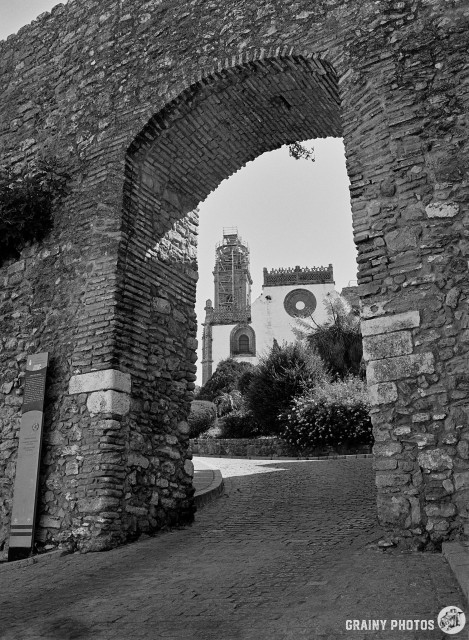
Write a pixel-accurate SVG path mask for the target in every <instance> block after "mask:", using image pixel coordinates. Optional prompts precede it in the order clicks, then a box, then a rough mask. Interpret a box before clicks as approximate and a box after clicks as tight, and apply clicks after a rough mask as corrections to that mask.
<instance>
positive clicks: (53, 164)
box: [0, 159, 69, 264]
mask: <svg viewBox="0 0 469 640" xmlns="http://www.w3.org/2000/svg"><path fill="white" fill-rule="evenodd" d="M68 177H69V176H68V175H67V174H66V173H65V172H64V171H61V170H60V169H59V166H58V163H57V161H56V160H54V159H48V160H42V161H41V162H39V163H38V165H37V167H36V168H34V169H32V170H31V171H30V172H29V173H26V174H24V175H22V176H18V175H16V174H14V173H13V172H12V171H11V169H9V168H5V167H0V256H1V259H0V264H1V263H2V262H3V261H4V260H7V259H8V258H16V257H17V256H18V255H19V253H20V251H21V249H23V247H24V246H25V245H26V243H27V242H36V241H39V240H42V239H43V238H44V237H45V235H46V234H47V232H48V231H49V230H50V228H51V226H52V205H53V202H54V200H55V199H56V198H59V197H60V196H62V195H63V194H64V193H65V186H66V182H67V179H68Z"/></svg>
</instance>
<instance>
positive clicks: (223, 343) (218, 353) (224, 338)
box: [212, 324, 257, 372]
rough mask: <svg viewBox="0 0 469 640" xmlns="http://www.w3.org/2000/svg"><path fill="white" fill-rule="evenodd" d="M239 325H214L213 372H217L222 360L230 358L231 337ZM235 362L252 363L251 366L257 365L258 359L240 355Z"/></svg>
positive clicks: (235, 358)
mask: <svg viewBox="0 0 469 640" xmlns="http://www.w3.org/2000/svg"><path fill="white" fill-rule="evenodd" d="M237 326H238V325H237V324H214V325H212V338H213V342H212V358H213V365H212V371H213V372H215V369H216V368H217V366H218V363H219V362H220V361H221V360H225V359H226V358H229V357H230V335H231V332H232V331H233V329H234V328H235V327H237ZM233 359H234V360H238V361H240V362H250V363H251V364H257V357H255V356H247V355H242V356H241V355H240V356H235V357H234V358H233Z"/></svg>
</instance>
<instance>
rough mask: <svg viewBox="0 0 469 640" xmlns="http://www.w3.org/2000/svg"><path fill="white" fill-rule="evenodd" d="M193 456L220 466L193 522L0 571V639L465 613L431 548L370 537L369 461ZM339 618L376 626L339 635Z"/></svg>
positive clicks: (320, 627) (211, 634)
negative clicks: (394, 548)
mask: <svg viewBox="0 0 469 640" xmlns="http://www.w3.org/2000/svg"><path fill="white" fill-rule="evenodd" d="M202 462H203V461H202ZM206 462H207V463H208V464H210V465H213V466H215V467H218V468H219V469H220V470H221V471H222V473H223V476H224V478H225V493H224V495H222V496H221V497H220V498H219V499H218V500H216V501H214V502H211V503H210V504H208V505H206V506H205V507H204V508H203V509H201V510H200V511H199V512H198V514H197V517H196V522H195V523H194V525H193V526H191V527H187V528H185V529H180V530H175V531H173V532H170V533H163V534H161V535H158V536H156V537H155V538H151V539H147V540H145V541H142V542H138V543H135V544H131V545H128V546H125V547H122V548H120V549H115V550H113V551H110V552H107V553H100V554H87V555H79V554H74V555H71V556H65V557H63V558H58V559H56V560H53V561H51V562H49V563H47V564H46V563H38V564H34V565H30V566H27V567H24V568H22V569H16V570H8V571H2V570H1V568H0V638H2V640H39V639H41V640H71V639H74V638H77V639H78V638H80V639H85V640H111V639H112V640H133V639H145V640H156V639H158V640H159V639H162V640H163V639H165V640H167V639H173V640H185V639H190V640H297V639H298V640H301V639H302V638H308V639H311V640H316V639H324V640H336V639H339V638H341V639H342V638H343V639H345V638H347V640H348V639H352V640H363V639H364V638H365V639H368V638H370V639H371V638H373V639H376V640H385V639H386V640H387V639H388V638H389V639H392V640H429V639H430V640H432V639H438V640H441V639H442V638H446V637H448V636H444V635H443V634H442V632H440V631H439V630H438V631H410V630H409V631H403V630H401V631H399V630H394V631H390V629H389V626H390V623H391V620H394V619H395V620H406V619H409V620H418V621H420V620H432V621H435V619H436V616H437V614H438V612H439V611H440V609H441V608H443V607H444V606H447V605H456V606H460V607H461V608H463V609H465V611H466V614H467V613H468V611H467V605H466V603H465V601H464V598H463V596H462V594H461V592H460V591H459V588H458V586H457V585H456V582H455V580H454V579H453V577H452V575H451V572H450V570H449V567H448V566H447V564H446V563H445V561H444V560H443V558H442V557H441V556H440V555H439V554H418V553H415V554H410V553H407V554H403V553H398V552H385V553H383V552H382V551H380V550H378V548H377V547H376V545H375V544H373V543H374V542H376V540H377V539H379V537H380V535H381V532H380V531H379V530H378V529H377V528H376V525H375V520H374V517H375V506H374V489H373V482H372V478H373V473H372V470H371V460H370V459H355V460H329V461H270V460H269V461H260V460H230V459H217V460H215V459H213V458H210V459H207V460H206ZM347 619H351V620H354V619H355V620H360V621H361V620H371V619H381V620H387V621H388V624H387V629H386V630H385V631H384V632H382V631H365V630H361V631H351V630H347V629H346V620H347ZM464 634H467V631H466V630H465V631H464V632H462V633H461V634H459V635H457V636H455V637H457V638H459V637H461V636H462V637H467V635H464Z"/></svg>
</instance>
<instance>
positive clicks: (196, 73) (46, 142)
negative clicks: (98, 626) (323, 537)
mask: <svg viewBox="0 0 469 640" xmlns="http://www.w3.org/2000/svg"><path fill="white" fill-rule="evenodd" d="M397 4H398V5H399V6H397ZM397 4H396V3H393V2H391V0H379V1H378V2H375V1H371V0H369V1H368V0H366V1H364V2H360V3H351V2H345V0H344V1H341V0H338V1H337V2H335V3H331V2H329V0H318V1H317V2H314V3H311V2H309V0H299V1H298V2H297V3H294V4H292V3H277V5H275V7H273V6H269V5H263V4H261V5H256V4H253V3H252V2H249V1H248V0H234V2H233V3H225V4H223V6H222V5H220V8H219V10H217V11H211V10H210V9H208V8H207V3H206V2H202V0H200V1H199V0H196V1H195V2H194V3H191V5H190V10H188V7H187V6H186V5H185V4H184V3H169V2H168V3H166V2H162V3H148V2H147V0H135V1H134V2H132V3H117V6H116V3H114V2H112V1H111V0H102V2H90V3H88V4H87V6H86V7H84V5H83V3H81V2H70V3H68V4H67V6H66V7H64V6H60V5H59V7H57V8H55V9H54V10H53V12H52V13H51V15H46V16H43V17H41V18H40V20H38V21H37V22H36V23H33V24H32V25H31V26H30V27H26V28H25V29H23V30H22V31H21V32H20V33H19V34H18V35H17V36H14V37H12V38H9V39H8V40H7V41H6V42H0V57H1V59H2V65H1V69H0V72H1V75H2V77H1V80H2V87H4V88H5V91H4V92H3V93H2V98H1V102H0V117H1V118H0V119H1V121H2V123H4V125H3V126H2V128H1V131H0V150H1V154H2V156H1V158H0V163H2V164H3V163H5V164H9V165H11V166H12V168H13V169H14V170H19V169H21V168H22V167H24V166H25V165H26V166H27V165H28V164H29V163H30V162H31V161H32V160H33V159H34V158H35V157H36V156H37V155H38V154H40V153H42V152H43V151H44V147H46V148H50V149H52V150H55V151H56V152H57V154H58V155H59V157H60V158H61V160H62V161H64V162H67V165H68V166H69V167H70V171H71V173H72V180H71V191H70V193H69V194H68V195H67V197H66V198H65V200H64V202H63V203H62V204H61V205H60V206H57V207H56V210H55V212H54V217H55V225H54V229H53V231H52V233H51V234H50V236H49V237H48V238H47V239H46V240H44V242H43V243H42V244H41V245H35V246H32V247H26V248H25V249H24V250H23V251H22V253H21V256H20V257H19V259H18V260H13V261H11V262H10V263H8V264H6V265H5V266H4V267H2V268H1V270H0V282H2V283H3V284H4V286H5V293H3V292H2V295H1V297H0V322H1V331H0V333H1V335H2V349H0V363H1V367H0V413H1V415H0V417H1V420H2V422H1V423H0V424H1V425H2V426H1V437H2V447H0V475H1V476H2V477H4V478H7V479H8V480H11V479H12V478H13V475H14V470H15V461H16V446H15V443H16V440H15V434H16V428H17V422H18V416H19V412H20V403H21V400H20V396H19V395H18V393H17V392H18V390H19V389H20V388H21V385H22V375H21V374H22V373H23V370H24V366H25V354H26V353H33V352H36V351H44V350H47V351H49V352H50V354H51V362H52V367H51V378H50V383H49V394H48V406H47V411H46V425H45V443H44V465H43V469H42V474H41V490H40V496H41V497H40V503H39V512H40V514H41V519H40V524H41V527H40V535H41V537H42V538H41V539H43V541H44V542H49V543H53V544H57V543H58V542H59V541H65V542H66V543H67V544H70V545H71V546H72V547H74V548H75V547H80V548H82V549H84V550H86V549H97V548H106V547H109V546H112V545H114V544H116V543H118V542H121V541H123V540H126V539H131V538H133V537H135V536H137V535H138V534H139V533H141V532H143V531H151V530H155V529H157V528H158V527H160V526H162V525H165V524H171V523H177V522H183V521H187V520H189V519H190V518H191V517H192V504H191V480H190V473H191V463H190V459H189V457H190V456H189V454H188V448H187V444H188V432H187V423H186V421H185V419H184V417H185V415H186V413H187V407H188V404H189V401H190V398H191V387H192V385H193V384H194V380H193V377H194V366H195V353H194V350H195V337H194V336H195V326H196V320H195V317H194V314H193V310H192V309H193V303H194V299H195V282H196V277H197V276H196V262H195V255H196V253H195V238H196V230H197V229H196V213H194V208H195V207H196V206H197V204H198V203H199V202H200V201H201V200H203V199H204V197H206V195H207V194H208V193H209V192H210V191H211V190H213V189H214V188H216V186H217V185H218V184H219V183H220V182H221V181H222V180H223V179H226V178H227V177H229V175H231V174H232V173H233V172H234V171H236V170H238V169H239V168H240V167H242V166H243V164H245V163H246V162H249V161H250V160H251V159H253V158H255V157H256V156H257V155H259V154H260V153H262V152H264V151H267V150H269V149H273V148H276V147H278V146H279V145H281V144H283V143H285V142H290V141H293V140H296V139H301V138H310V137H314V136H315V135H319V136H324V135H343V137H344V143H345V149H346V156H347V169H348V174H349V177H350V181H351V189H350V193H351V200H352V211H353V225H354V237H355V241H356V243H357V245H358V249H359V258H358V259H359V274H358V278H359V285H360V296H361V302H362V316H363V330H364V335H365V355H366V358H367V359H368V361H369V364H368V378H369V382H370V395H371V399H372V403H373V408H372V418H373V422H374V426H375V433H376V438H377V445H376V447H375V466H376V471H377V475H376V479H377V484H378V491H379V497H378V512H379V515H380V519H381V521H382V522H383V523H385V524H387V525H389V527H390V528H394V529H395V530H396V531H398V532H399V533H402V532H404V533H405V535H412V536H417V537H419V538H420V540H422V541H424V542H425V541H427V540H428V539H429V538H431V539H432V540H433V541H434V542H439V541H440V540H441V539H443V538H445V537H448V536H451V537H453V536H455V535H459V534H461V533H462V532H463V531H464V526H465V523H466V520H465V516H466V514H467V502H468V499H467V485H468V483H467V478H466V475H467V472H466V468H467V467H468V466H469V463H468V462H467V459H468V453H467V450H466V449H467V447H466V445H465V442H467V437H468V436H467V433H468V431H469V413H468V411H467V406H468V404H469V401H468V398H469V392H468V390H467V381H466V379H465V376H466V368H467V367H466V360H467V354H468V341H467V338H466V335H465V315H466V314H465V305H466V300H467V298H468V296H469V290H468V285H467V277H466V275H467V273H466V272H467V258H468V255H469V250H468V247H467V243H466V240H465V236H464V228H465V227H464V224H465V222H467V221H466V218H467V215H468V210H467V193H466V191H467V166H468V165H467V150H468V146H467V145H468V141H467V126H466V120H467V112H468V110H469V107H468V99H467V92H465V86H466V83H467V74H466V71H465V69H464V61H465V57H464V56H465V54H466V51H467V49H468V46H469V45H468V35H467V34H468V33H469V29H468V18H467V15H465V13H464V11H465V2H464V0H455V1H454V2H453V3H451V6H449V4H450V3H448V2H445V1H444V0H435V2H432V3H425V4H422V3H410V2H402V3H397ZM285 43H288V44H287V45H286V44H285ZM429 52H431V55H430V54H429ZM59 65H60V67H61V71H62V73H60V74H59V73H55V70H56V69H58V66H59ZM51 70H54V72H51ZM313 85H314V87H315V88H314V89H313V88H312V87H313ZM280 87H281V88H282V89H281V91H279V88H280ZM285 87H287V90H288V91H287V93H288V95H286V94H285ZM241 89H243V92H242V93H241V92H240V90H241ZM237 92H238V94H237ZM239 95H242V96H244V98H245V104H241V105H240V106H236V108H234V106H235V105H237V104H238V103H237V100H238V102H239ZM282 96H283V97H282ZM327 96H329V97H327ZM338 96H340V101H339V100H338ZM285 99H286V100H285ZM249 100H252V101H253V104H254V106H255V108H254V109H249V110H247V111H248V113H247V112H246V105H248V104H249V102H248V101H249ZM339 102H340V105H339ZM321 104H322V105H323V107H324V108H323V109H322V110H321V108H319V106H320V105H321ZM230 105H231V109H230ZM318 105H319V106H318ZM339 107H340V108H339ZM210 110H212V111H210ZM210 113H212V115H211V116H210V117H209V114H210ZM313 113H314V114H315V116H314V118H313V117H312V114H313ZM279 115H280V116H281V117H279ZM241 116H242V117H241ZM191 118H195V120H193V121H191ZM214 123H215V124H216V127H214ZM227 123H228V125H230V126H227ZM223 127H225V129H223ZM230 127H231V128H232V131H231V133H230ZM215 129H216V130H217V131H218V134H217V135H218V137H217V136H215V138H214V137H213V136H212V134H213V133H214V130H215ZM235 131H236V132H237V133H236V135H235ZM243 132H244V137H243V135H242V134H243ZM224 148H225V153H224ZM324 215H326V213H324ZM390 354H392V355H391V356H390ZM3 442H6V445H4V444H3ZM11 493H12V482H6V483H5V484H4V485H2V495H1V496H0V497H1V499H0V552H1V550H2V546H3V544H4V540H5V536H6V533H5V532H6V531H7V529H6V527H5V524H4V523H8V521H9V518H10V510H11ZM64 514H65V515H64ZM466 528H467V527H466Z"/></svg>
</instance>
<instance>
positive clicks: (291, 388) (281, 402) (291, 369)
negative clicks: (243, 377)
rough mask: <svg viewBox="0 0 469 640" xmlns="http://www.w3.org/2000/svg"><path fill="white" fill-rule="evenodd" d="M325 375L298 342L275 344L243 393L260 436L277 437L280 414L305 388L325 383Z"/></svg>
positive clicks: (317, 359)
mask: <svg viewBox="0 0 469 640" xmlns="http://www.w3.org/2000/svg"><path fill="white" fill-rule="evenodd" d="M326 378H327V376H326V373H325V370H324V365H323V362H322V360H321V358H319V356H318V355H317V354H315V353H314V352H312V351H311V350H310V349H308V348H306V347H305V346H304V345H303V344H302V343H301V342H296V343H294V344H284V345H282V346H281V347H280V346H279V345H278V344H276V343H275V344H274V347H273V348H272V350H271V351H270V353H269V355H268V356H267V357H264V358H262V359H261V360H260V363H259V364H258V365H257V367H256V368H255V369H254V371H253V376H252V380H251V383H250V385H249V387H248V389H247V392H246V404H247V408H248V409H249V410H250V411H251V412H252V415H253V417H254V420H255V422H256V423H257V424H258V425H259V430H260V433H261V434H262V435H276V434H277V433H278V432H279V429H280V427H281V424H280V422H279V414H281V413H282V412H284V411H285V410H286V409H287V408H288V407H289V405H290V403H291V401H292V400H293V398H294V397H295V396H297V395H299V394H300V393H302V392H303V391H304V389H305V388H307V387H314V386H315V385H316V384H317V383H318V382H321V381H322V382H324V381H325V380H326Z"/></svg>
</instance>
